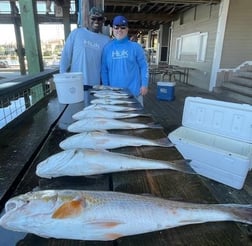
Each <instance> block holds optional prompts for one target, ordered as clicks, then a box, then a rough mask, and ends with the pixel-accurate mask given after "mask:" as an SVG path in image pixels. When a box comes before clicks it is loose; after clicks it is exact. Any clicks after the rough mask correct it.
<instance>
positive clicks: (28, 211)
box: [0, 190, 252, 241]
mask: <svg viewBox="0 0 252 246" xmlns="http://www.w3.org/2000/svg"><path fill="white" fill-rule="evenodd" d="M218 221H233V222H240V223H246V224H252V205H251V204H244V205H243V204H197V203H189V202H178V201H171V200H166V199H162V198H157V197H152V196H144V195H134V194H127V193H120V192H113V191H86V190H43V191H34V192H28V193H25V194H21V195H18V196H16V197H13V198H11V199H10V200H8V201H7V202H6V204H5V214H4V215H3V216H2V217H1V219H0V226H2V227H3V228H5V229H8V230H13V231H20V232H26V233H33V234H36V235H38V236H41V237H47V238H48V237H49V238H50V237H52V238H58V239H73V240H96V241H111V240H116V239H118V238H121V237H125V236H130V235H137V234H142V233H148V232H154V231H161V230H166V229H169V228H174V227H179V226H186V225H193V224H200V223H207V222H218Z"/></svg>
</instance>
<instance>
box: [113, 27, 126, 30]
mask: <svg viewBox="0 0 252 246" xmlns="http://www.w3.org/2000/svg"><path fill="white" fill-rule="evenodd" d="M119 28H121V29H122V30H125V29H126V28H127V26H114V29H115V30H118V29H119Z"/></svg>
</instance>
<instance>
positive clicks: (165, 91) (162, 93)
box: [157, 82, 176, 101]
mask: <svg viewBox="0 0 252 246" xmlns="http://www.w3.org/2000/svg"><path fill="white" fill-rule="evenodd" d="M175 85H176V83H175V82H157V98H158V99H160V100H167V101H172V100H174V98H175V96H174V95H175Z"/></svg>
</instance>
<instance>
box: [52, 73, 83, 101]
mask: <svg viewBox="0 0 252 246" xmlns="http://www.w3.org/2000/svg"><path fill="white" fill-rule="evenodd" d="M53 77H54V82H55V86H56V91H57V95H58V100H59V102H60V103H62V104H71V103H78V102H81V101H84V89H83V75H82V73H61V74H54V75H53Z"/></svg>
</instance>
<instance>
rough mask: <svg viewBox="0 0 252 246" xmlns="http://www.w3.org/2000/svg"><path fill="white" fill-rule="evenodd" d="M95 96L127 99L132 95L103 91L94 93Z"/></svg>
mask: <svg viewBox="0 0 252 246" xmlns="http://www.w3.org/2000/svg"><path fill="white" fill-rule="evenodd" d="M93 96H94V97H96V98H107V99H127V98H129V97H130V96H129V95H120V94H110V93H107V94H103V93H94V94H93Z"/></svg>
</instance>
